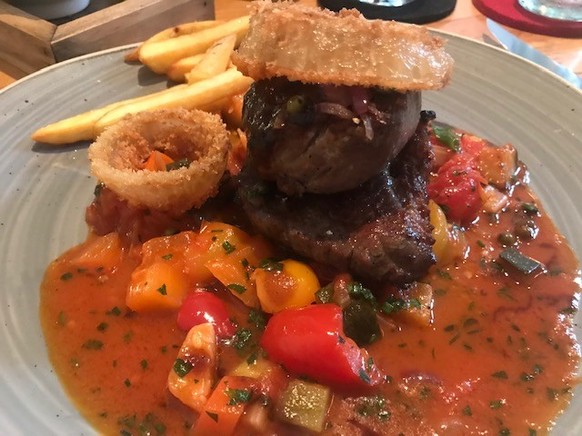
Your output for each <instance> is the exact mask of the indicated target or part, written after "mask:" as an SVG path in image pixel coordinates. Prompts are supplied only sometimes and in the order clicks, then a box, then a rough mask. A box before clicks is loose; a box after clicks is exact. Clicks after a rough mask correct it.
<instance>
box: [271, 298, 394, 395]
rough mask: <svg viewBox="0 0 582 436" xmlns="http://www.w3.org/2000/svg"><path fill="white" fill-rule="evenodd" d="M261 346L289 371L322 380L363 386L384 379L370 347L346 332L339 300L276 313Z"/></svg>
mask: <svg viewBox="0 0 582 436" xmlns="http://www.w3.org/2000/svg"><path fill="white" fill-rule="evenodd" d="M261 346H262V347H263V348H264V349H265V351H266V352H267V353H268V355H269V358H270V359H271V360H273V361H275V362H277V363H279V364H281V365H283V366H284V367H285V368H287V370H288V371H289V372H291V373H294V374H296V375H298V376H301V375H303V376H308V377H310V378H311V379H313V380H315V381H317V382H319V383H323V384H327V385H331V386H335V387H339V388H363V387H367V386H373V385H376V384H378V383H380V382H381V381H382V380H383V376H382V374H381V373H380V370H379V369H378V368H377V367H376V365H375V364H374V362H373V361H372V359H371V358H369V357H368V353H367V351H366V350H364V349H360V348H359V347H358V346H357V345H356V343H355V342H354V341H353V340H352V339H350V338H348V337H346V336H345V334H344V332H343V315H342V310H341V308H340V307H339V306H336V305H335V304H318V305H311V306H306V307H303V308H300V309H286V310H283V311H281V312H278V313H276V314H275V315H273V316H272V317H271V319H270V320H269V322H268V323H267V327H266V328H265V332H264V333H263V336H262V338H261Z"/></svg>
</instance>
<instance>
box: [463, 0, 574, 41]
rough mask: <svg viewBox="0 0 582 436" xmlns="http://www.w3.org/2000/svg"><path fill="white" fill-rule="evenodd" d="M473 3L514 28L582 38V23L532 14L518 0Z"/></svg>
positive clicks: (484, 0)
mask: <svg viewBox="0 0 582 436" xmlns="http://www.w3.org/2000/svg"><path fill="white" fill-rule="evenodd" d="M473 5H474V6H475V7H476V8H477V9H478V10H479V12H481V13H482V14H483V15H485V16H486V17H489V18H491V19H492V20H495V21H497V22H499V23H501V24H505V25H506V26H510V27H513V28H514V29H518V30H525V31H526V32H532V33H539V34H542V35H550V36H558V37H562V38H582V23H578V22H575V21H561V20H553V19H551V18H544V17H541V16H539V15H536V14H532V13H531V12H529V11H526V10H525V9H523V8H522V7H521V6H519V4H518V2H517V0H473Z"/></svg>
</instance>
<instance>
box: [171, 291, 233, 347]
mask: <svg viewBox="0 0 582 436" xmlns="http://www.w3.org/2000/svg"><path fill="white" fill-rule="evenodd" d="M177 322H178V327H179V328H180V329H182V330H185V331H188V330H190V329H191V328H192V327H194V326H195V325H198V324H203V323H206V322H209V323H212V324H213V325H214V328H215V329H216V335H217V336H218V337H219V338H230V337H232V335H234V333H235V331H236V328H235V326H234V324H233V323H232V321H231V320H230V319H229V317H228V312H227V310H226V305H225V304H224V302H223V301H222V300H221V299H220V298H218V297H217V296H216V295H214V294H212V293H211V292H208V291H196V292H194V293H193V294H190V295H188V296H187V297H186V298H185V299H184V302H183V303H182V306H181V307H180V311H179V312H178V320H177Z"/></svg>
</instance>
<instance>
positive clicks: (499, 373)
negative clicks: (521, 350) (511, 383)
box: [491, 371, 508, 380]
mask: <svg viewBox="0 0 582 436" xmlns="http://www.w3.org/2000/svg"><path fill="white" fill-rule="evenodd" d="M491 377H495V378H498V379H501V380H507V379H508V377H507V373H506V372H505V371H497V372H494V373H493V374H491Z"/></svg>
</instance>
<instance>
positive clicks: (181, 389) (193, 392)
mask: <svg viewBox="0 0 582 436" xmlns="http://www.w3.org/2000/svg"><path fill="white" fill-rule="evenodd" d="M216 364H217V363H216V334H215V331H214V327H213V326H212V324H210V323H205V324H199V325H197V326H195V327H192V328H191V329H190V331H189V332H188V335H187V336H186V339H185V340H184V342H183V344H182V347H181V348H180V351H179V352H178V356H177V358H176V361H175V363H174V367H173V368H172V370H171V371H170V374H169V375H168V389H169V391H170V392H171V393H172V395H174V396H175V397H176V398H178V399H179V400H180V401H181V402H182V403H184V404H185V405H187V406H188V407H190V408H191V409H193V410H196V411H197V412H202V408H203V407H204V405H205V404H206V401H207V399H208V396H209V395H210V392H211V390H212V386H213V385H214V381H215V378H216Z"/></svg>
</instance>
